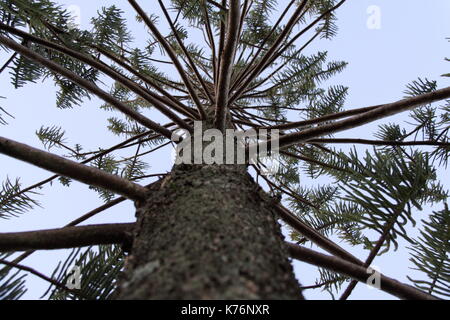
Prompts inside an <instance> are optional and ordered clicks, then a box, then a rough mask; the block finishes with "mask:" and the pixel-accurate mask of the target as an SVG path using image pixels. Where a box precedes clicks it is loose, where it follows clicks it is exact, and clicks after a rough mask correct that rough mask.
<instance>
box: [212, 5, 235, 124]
mask: <svg viewBox="0 0 450 320" xmlns="http://www.w3.org/2000/svg"><path fill="white" fill-rule="evenodd" d="M240 10H241V9H240V1H239V0H230V9H229V12H228V22H227V29H226V32H225V34H226V41H225V46H224V49H223V51H222V52H219V54H220V55H221V59H220V61H221V62H220V68H219V78H218V81H217V93H216V94H217V97H216V114H215V119H214V121H215V126H216V128H218V129H219V130H222V131H224V129H225V126H226V119H227V113H228V94H229V91H230V80H231V73H232V69H233V63H234V58H235V54H236V47H237V43H238V40H239V39H238V36H239V20H240V14H241V12H240Z"/></svg>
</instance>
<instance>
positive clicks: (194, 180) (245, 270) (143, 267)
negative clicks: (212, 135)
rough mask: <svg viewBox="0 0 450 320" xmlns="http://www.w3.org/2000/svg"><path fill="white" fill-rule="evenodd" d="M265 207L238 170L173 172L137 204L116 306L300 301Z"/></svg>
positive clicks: (259, 193) (268, 207)
mask: <svg viewBox="0 0 450 320" xmlns="http://www.w3.org/2000/svg"><path fill="white" fill-rule="evenodd" d="M271 204H272V202H271V200H270V197H268V196H267V195H266V194H265V192H264V191H263V190H262V189H261V188H260V187H259V186H258V185H257V184H256V183H255V182H254V180H253V178H252V177H251V176H250V175H249V174H248V173H247V171H246V170H245V166H244V167H243V166H235V165H178V166H175V167H174V168H173V170H172V172H171V173H170V174H169V175H168V176H167V177H166V178H165V179H164V181H162V182H161V184H160V187H159V188H158V189H157V190H152V191H150V192H149V194H148V198H147V200H146V201H144V202H143V203H141V204H138V208H137V215H138V223H137V226H136V230H135V231H134V232H135V234H134V243H133V246H132V250H131V253H130V256H129V259H128V262H127V265H126V268H125V271H124V275H123V278H122V279H121V281H120V283H119V289H118V294H117V298H118V299H299V298H302V295H301V292H300V289H299V285H298V282H297V280H296V279H295V276H294V273H293V270H292V266H291V264H290V262H289V260H288V255H287V250H286V248H285V246H284V243H283V235H282V234H281V231H280V226H279V224H278V223H277V219H276V217H275V215H274V212H273V210H271Z"/></svg>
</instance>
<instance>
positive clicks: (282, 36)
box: [230, 0, 308, 101]
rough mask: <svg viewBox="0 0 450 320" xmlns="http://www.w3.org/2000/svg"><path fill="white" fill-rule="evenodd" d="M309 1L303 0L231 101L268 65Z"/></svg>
mask: <svg viewBox="0 0 450 320" xmlns="http://www.w3.org/2000/svg"><path fill="white" fill-rule="evenodd" d="M307 3H308V0H303V1H302V3H301V4H300V5H299V6H298V8H297V9H296V10H295V12H294V13H293V14H292V16H291V18H290V19H289V21H288V23H287V24H286V26H285V28H284V29H283V31H282V32H281V33H280V35H279V36H278V38H277V39H276V40H275V42H274V43H273V45H272V46H271V47H270V48H269V50H267V52H266V53H265V55H264V56H263V57H262V59H261V61H259V62H258V64H257V65H256V66H255V67H254V68H253V69H252V71H251V72H250V74H249V75H246V78H245V80H243V83H242V85H241V86H240V87H239V88H238V89H237V90H236V91H235V92H234V94H233V95H232V96H231V99H230V101H236V100H237V99H238V98H239V96H240V95H241V94H242V93H243V92H244V91H245V89H247V87H248V85H249V84H250V83H251V82H252V81H253V80H254V79H255V78H256V77H257V76H258V75H259V74H260V72H261V71H262V70H263V68H264V67H265V66H266V63H267V62H268V61H269V59H270V58H271V57H272V56H273V55H274V54H275V52H276V50H277V49H278V47H279V46H280V44H281V43H282V42H283V41H284V40H285V39H286V37H287V36H288V35H289V34H290V33H291V30H292V28H293V27H294V25H295V23H296V22H297V20H298V18H299V16H300V15H301V13H302V12H303V9H304V8H305V6H306V4H307Z"/></svg>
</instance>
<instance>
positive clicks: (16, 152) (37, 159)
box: [0, 137, 147, 200]
mask: <svg viewBox="0 0 450 320" xmlns="http://www.w3.org/2000/svg"><path fill="white" fill-rule="evenodd" d="M0 153H3V154H6V155H8V156H10V157H13V158H16V159H19V160H22V161H25V162H28V163H31V164H34V165H35V166H38V167H40V168H42V169H45V170H49V171H51V172H54V173H57V174H59V175H62V176H66V177H69V178H72V179H75V180H78V181H80V182H82V183H85V184H88V185H93V186H96V187H100V188H104V189H106V190H110V191H111V192H114V193H117V194H120V195H123V196H125V197H127V198H129V199H132V200H141V199H143V198H145V195H146V193H147V189H145V188H144V187H142V186H140V185H138V184H135V183H133V182H130V181H128V180H125V179H122V178H120V177H119V176H116V175H113V174H109V173H106V172H104V171H102V170H100V169H97V168H93V167H89V166H85V165H82V164H79V163H77V162H74V161H72V160H69V159H65V158H62V157H59V156H57V155H54V154H52V153H49V152H46V151H41V150H39V149H36V148H33V147H31V146H28V145H26V144H22V143H19V142H16V141H13V140H9V139H6V138H3V137H0Z"/></svg>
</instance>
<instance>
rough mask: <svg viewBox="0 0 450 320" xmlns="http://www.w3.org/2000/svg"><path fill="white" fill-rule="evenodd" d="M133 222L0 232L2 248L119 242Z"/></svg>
mask: <svg viewBox="0 0 450 320" xmlns="http://www.w3.org/2000/svg"><path fill="white" fill-rule="evenodd" d="M133 226H134V224H133V223H123V224H101V225H90V226H81V227H65V228H60V229H50V230H39V231H30V232H16V233H0V251H1V252H9V251H25V250H52V249H66V248H75V247H87V246H91V245H100V244H119V243H124V242H126V241H127V239H126V238H127V233H130V232H131V231H132V228H133Z"/></svg>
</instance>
